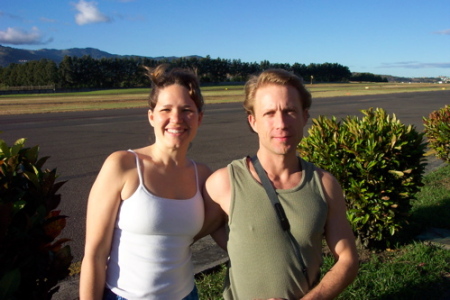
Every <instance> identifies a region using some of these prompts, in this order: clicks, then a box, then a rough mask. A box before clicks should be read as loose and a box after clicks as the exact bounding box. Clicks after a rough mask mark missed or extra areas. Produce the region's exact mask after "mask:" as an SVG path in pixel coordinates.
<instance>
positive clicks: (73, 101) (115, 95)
mask: <svg viewBox="0 0 450 300" xmlns="http://www.w3.org/2000/svg"><path fill="white" fill-rule="evenodd" d="M307 88H308V89H309V90H310V92H311V93H312V95H313V97H314V98H320V97H340V96H355V95H374V94H390V93H407V92H424V91H439V90H443V89H448V88H449V85H448V84H419V83H415V84H398V83H382V84H380V83H347V84H313V85H307ZM202 93H203V96H204V98H205V102H206V103H207V104H212V103H224V102H241V101H243V99H244V89H243V86H242V85H234V86H207V87H202ZM148 94H149V89H148V88H140V89H115V90H100V91H91V92H78V93H50V94H15V95H0V115H8V114H9V115H11V114H30V113H50V112H67V111H83V110H103V109H117V108H134V107H147V97H148Z"/></svg>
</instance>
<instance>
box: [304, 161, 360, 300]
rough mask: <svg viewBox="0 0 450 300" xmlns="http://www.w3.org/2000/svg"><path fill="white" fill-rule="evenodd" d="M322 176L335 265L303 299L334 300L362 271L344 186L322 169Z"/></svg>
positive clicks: (328, 234) (329, 235) (328, 239)
mask: <svg viewBox="0 0 450 300" xmlns="http://www.w3.org/2000/svg"><path fill="white" fill-rule="evenodd" d="M319 174H320V177H321V181H322V186H323V190H324V193H325V197H326V200H327V203H328V215H327V223H326V226H325V239H326V241H327V244H328V247H329V248H330V251H331V252H332V253H333V255H334V258H335V260H336V262H335V264H334V266H333V267H332V268H331V269H330V270H329V271H328V272H327V273H326V274H325V276H324V277H323V278H322V280H321V281H320V282H319V284H318V285H317V286H316V287H315V288H314V289H312V290H311V291H310V292H309V293H308V294H306V295H305V296H304V297H303V298H302V300H310V299H334V298H335V297H337V296H338V295H339V294H340V293H341V292H342V291H343V290H344V289H345V288H346V287H347V286H348V285H349V284H350V283H352V282H353V280H354V279H355V278H356V275H357V273H358V268H359V262H358V253H357V250H356V244H355V237H354V235H353V232H352V229H351V227H350V224H349V222H348V220H347V218H346V213H345V210H346V207H345V200H344V195H343V192H342V189H341V186H340V185H339V183H338V182H337V180H336V179H335V178H334V177H333V176H332V175H331V174H330V173H328V172H325V171H323V170H319Z"/></svg>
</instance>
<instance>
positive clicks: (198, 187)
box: [191, 159, 200, 191]
mask: <svg viewBox="0 0 450 300" xmlns="http://www.w3.org/2000/svg"><path fill="white" fill-rule="evenodd" d="M191 162H192V163H193V164H194V170H195V183H196V184H197V191H200V185H199V183H198V172H197V164H196V163H195V161H193V160H192V159H191Z"/></svg>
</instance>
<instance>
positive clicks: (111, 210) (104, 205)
mask: <svg viewBox="0 0 450 300" xmlns="http://www.w3.org/2000/svg"><path fill="white" fill-rule="evenodd" d="M129 155H132V154H131V153H129V154H128V153H126V152H115V153H113V154H111V155H110V156H109V157H108V158H107V159H106V160H105V163H104V164H103V166H102V168H101V170H100V172H99V174H98V176H97V179H96V180H95V182H94V184H93V186H92V189H91V192H90V194H89V199H88V206H87V217H86V244H85V251H84V258H83V263H82V266H81V277H80V299H82V300H88V299H89V300H90V299H101V298H102V296H103V290H104V287H105V275H106V273H105V269H106V262H107V259H108V256H109V252H110V247H111V240H112V235H113V230H114V223H115V221H116V216H117V212H118V208H119V205H120V201H121V191H122V188H123V186H124V184H125V179H124V177H125V176H124V174H125V170H126V169H127V162H128V164H129V161H130V159H129V158H128V156H129Z"/></svg>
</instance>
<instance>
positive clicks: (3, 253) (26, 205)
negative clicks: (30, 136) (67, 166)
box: [0, 139, 73, 299]
mask: <svg viewBox="0 0 450 300" xmlns="http://www.w3.org/2000/svg"><path fill="white" fill-rule="evenodd" d="M38 156H39V147H38V146H35V147H31V148H25V139H19V140H17V141H16V142H15V143H14V145H13V146H11V147H9V146H8V145H6V143H5V142H4V141H3V140H0V299H51V298H52V296H53V294H54V293H55V292H57V291H58V289H59V287H58V286H57V284H58V281H60V280H62V279H64V278H66V277H67V276H68V275H69V267H70V264H71V262H72V258H73V257H72V254H71V251H70V246H69V245H65V244H66V243H67V242H68V241H69V240H68V239H64V238H63V239H57V238H58V236H59V235H60V233H61V231H62V230H63V229H64V227H65V226H66V218H67V216H64V215H60V211H59V210H56V208H57V207H58V205H59V203H60V201H61V195H60V194H57V191H58V190H59V188H60V187H61V186H62V185H63V184H64V183H65V182H55V181H56V178H57V175H56V169H53V170H48V169H43V165H44V163H45V162H46V161H47V159H48V157H42V158H38Z"/></svg>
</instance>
